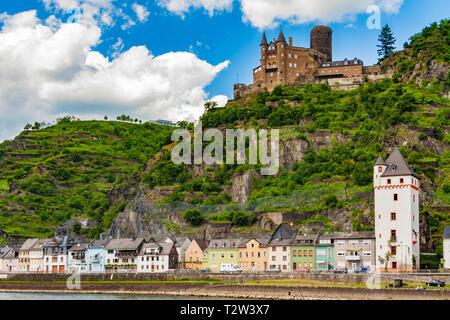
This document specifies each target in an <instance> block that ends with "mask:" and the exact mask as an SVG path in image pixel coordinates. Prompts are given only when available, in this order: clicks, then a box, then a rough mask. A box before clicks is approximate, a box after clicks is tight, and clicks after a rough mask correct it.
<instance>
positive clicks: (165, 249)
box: [159, 243, 173, 255]
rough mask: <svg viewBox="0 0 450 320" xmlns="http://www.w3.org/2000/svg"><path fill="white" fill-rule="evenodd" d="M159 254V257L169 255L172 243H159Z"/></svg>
mask: <svg viewBox="0 0 450 320" xmlns="http://www.w3.org/2000/svg"><path fill="white" fill-rule="evenodd" d="M160 247H161V252H160V253H159V254H160V255H169V254H170V251H172V247H173V243H161V245H160Z"/></svg>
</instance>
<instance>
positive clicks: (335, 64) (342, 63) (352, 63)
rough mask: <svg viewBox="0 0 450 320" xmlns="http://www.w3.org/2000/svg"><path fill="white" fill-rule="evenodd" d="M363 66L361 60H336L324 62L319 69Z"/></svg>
mask: <svg viewBox="0 0 450 320" xmlns="http://www.w3.org/2000/svg"><path fill="white" fill-rule="evenodd" d="M360 64H363V62H362V60H360V59H358V58H354V59H353V60H348V59H344V60H338V61H328V62H324V63H322V64H321V65H320V68H328V67H342V66H356V65H360Z"/></svg>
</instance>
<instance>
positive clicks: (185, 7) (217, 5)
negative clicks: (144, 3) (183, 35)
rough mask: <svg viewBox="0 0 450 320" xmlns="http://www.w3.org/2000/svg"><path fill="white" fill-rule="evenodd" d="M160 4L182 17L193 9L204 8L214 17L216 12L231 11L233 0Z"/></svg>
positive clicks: (162, 0) (161, 1) (177, 0)
mask: <svg viewBox="0 0 450 320" xmlns="http://www.w3.org/2000/svg"><path fill="white" fill-rule="evenodd" d="M158 4H159V5H160V6H161V7H163V8H166V9H167V10H169V11H171V12H173V13H176V14H179V15H181V16H184V13H186V12H188V11H189V10H190V9H191V8H194V9H198V8H203V9H205V10H206V11H207V12H208V13H209V15H210V16H212V15H213V14H214V12H216V11H224V10H228V11H229V10H231V9H232V5H233V0H158Z"/></svg>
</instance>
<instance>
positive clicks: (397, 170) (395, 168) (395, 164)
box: [381, 148, 417, 178]
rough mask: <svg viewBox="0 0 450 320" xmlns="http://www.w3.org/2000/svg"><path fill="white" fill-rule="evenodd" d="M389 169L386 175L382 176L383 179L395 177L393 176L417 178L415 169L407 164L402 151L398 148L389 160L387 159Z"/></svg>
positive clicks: (385, 172)
mask: <svg viewBox="0 0 450 320" xmlns="http://www.w3.org/2000/svg"><path fill="white" fill-rule="evenodd" d="M386 165H387V168H386V170H385V171H384V173H383V174H382V175H381V176H382V177H393V176H409V175H411V176H415V177H416V178H417V175H416V174H415V173H414V171H413V169H412V168H411V167H410V166H409V164H408V163H407V162H406V160H405V158H403V156H402V154H401V153H400V151H399V150H398V149H397V148H396V149H395V150H394V151H393V152H392V153H391V155H390V156H389V158H387V159H386Z"/></svg>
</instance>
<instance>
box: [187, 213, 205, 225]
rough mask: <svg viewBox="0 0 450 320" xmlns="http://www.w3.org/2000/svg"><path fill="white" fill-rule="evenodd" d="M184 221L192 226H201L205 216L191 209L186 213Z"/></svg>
mask: <svg viewBox="0 0 450 320" xmlns="http://www.w3.org/2000/svg"><path fill="white" fill-rule="evenodd" d="M184 221H186V222H188V223H190V224H191V225H192V226H199V225H201V224H202V222H203V216H202V214H201V212H200V211H199V210H197V209H189V210H186V211H185V212H184Z"/></svg>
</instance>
